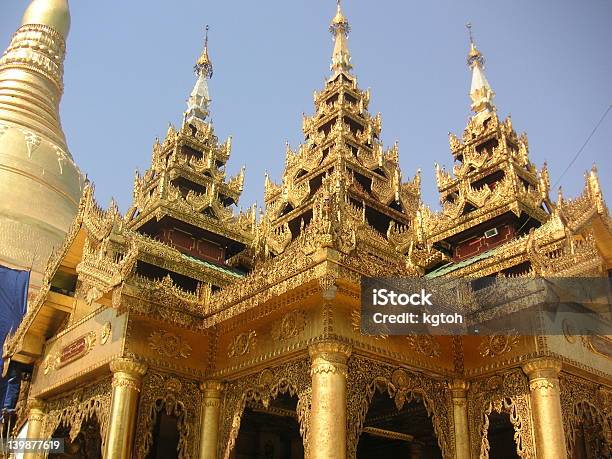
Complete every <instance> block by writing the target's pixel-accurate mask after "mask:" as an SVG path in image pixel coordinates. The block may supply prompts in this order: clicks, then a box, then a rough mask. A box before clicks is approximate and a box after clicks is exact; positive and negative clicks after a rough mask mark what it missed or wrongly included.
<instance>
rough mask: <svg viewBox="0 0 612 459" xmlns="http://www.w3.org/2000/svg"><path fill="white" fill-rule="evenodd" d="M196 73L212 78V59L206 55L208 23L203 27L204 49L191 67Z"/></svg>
mask: <svg viewBox="0 0 612 459" xmlns="http://www.w3.org/2000/svg"><path fill="white" fill-rule="evenodd" d="M193 70H194V71H195V73H196V75H204V76H205V77H206V78H209V79H210V78H212V76H213V65H212V61H211V60H210V58H209V57H208V24H206V28H205V29H204V49H203V50H202V54H200V57H199V58H198V61H197V62H196V65H195V66H194V67H193Z"/></svg>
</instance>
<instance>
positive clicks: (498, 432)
mask: <svg viewBox="0 0 612 459" xmlns="http://www.w3.org/2000/svg"><path fill="white" fill-rule="evenodd" d="M487 439H488V441H489V448H490V449H489V457H491V458H496V459H519V455H518V454H517V452H516V443H515V441H514V426H513V425H512V422H510V415H509V414H508V413H505V412H501V413H497V412H492V413H490V414H489V428H488V430H487Z"/></svg>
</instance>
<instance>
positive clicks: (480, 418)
mask: <svg viewBox="0 0 612 459" xmlns="http://www.w3.org/2000/svg"><path fill="white" fill-rule="evenodd" d="M493 411H495V412H497V413H501V412H504V413H508V414H509V415H510V422H511V423H512V425H513V427H514V442H515V444H516V453H517V454H518V455H519V457H521V458H524V459H535V457H536V455H535V443H534V436H533V425H532V420H531V403H530V394H529V382H528V379H527V377H526V376H525V374H524V373H523V372H522V371H521V370H518V369H517V370H512V371H509V372H507V373H503V374H498V375H494V376H490V377H488V378H485V379H480V380H476V381H473V382H472V383H471V385H470V389H469V391H468V419H469V420H470V436H471V445H472V456H473V457H480V458H484V459H487V458H488V457H489V450H490V445H489V441H488V438H487V433H488V429H489V415H490V414H491V412H493Z"/></svg>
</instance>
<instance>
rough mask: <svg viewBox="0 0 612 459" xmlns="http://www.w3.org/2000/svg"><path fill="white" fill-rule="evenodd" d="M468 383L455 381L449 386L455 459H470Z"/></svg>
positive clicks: (459, 380)
mask: <svg viewBox="0 0 612 459" xmlns="http://www.w3.org/2000/svg"><path fill="white" fill-rule="evenodd" d="M468 387H469V383H468V382H466V381H463V380H461V379H455V380H453V381H452V382H451V383H450V384H449V388H450V390H451V393H452V395H453V420H454V421H455V422H454V424H455V457H456V458H457V459H470V433H469V428H468V411H467V390H468Z"/></svg>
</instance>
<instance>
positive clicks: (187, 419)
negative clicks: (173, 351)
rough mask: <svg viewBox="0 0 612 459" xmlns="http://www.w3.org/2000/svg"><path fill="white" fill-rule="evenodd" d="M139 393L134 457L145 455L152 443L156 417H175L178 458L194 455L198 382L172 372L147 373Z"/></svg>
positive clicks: (197, 417)
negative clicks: (166, 373) (171, 373)
mask: <svg viewBox="0 0 612 459" xmlns="http://www.w3.org/2000/svg"><path fill="white" fill-rule="evenodd" d="M142 387H143V390H142V392H141V395H140V403H139V409H138V421H137V426H136V441H135V448H134V457H136V458H139V459H142V458H145V457H147V455H148V454H149V452H150V451H151V448H152V446H153V444H154V440H155V439H154V428H155V425H156V423H157V421H158V418H159V416H161V415H163V414H165V415H167V416H172V417H174V418H175V419H176V428H177V432H178V443H177V455H178V457H179V459H184V458H189V457H197V448H198V442H197V441H196V437H195V434H196V426H198V425H199V423H200V406H201V402H202V394H201V392H200V390H199V389H198V386H197V383H196V382H195V381H191V380H188V379H184V378H178V377H176V376H172V375H165V374H160V373H155V372H151V371H149V372H147V374H146V376H145V378H144V380H143V384H142Z"/></svg>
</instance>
